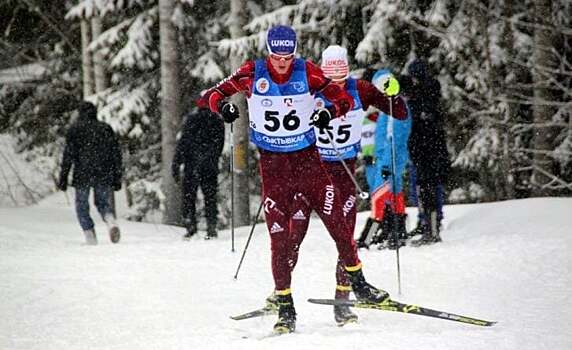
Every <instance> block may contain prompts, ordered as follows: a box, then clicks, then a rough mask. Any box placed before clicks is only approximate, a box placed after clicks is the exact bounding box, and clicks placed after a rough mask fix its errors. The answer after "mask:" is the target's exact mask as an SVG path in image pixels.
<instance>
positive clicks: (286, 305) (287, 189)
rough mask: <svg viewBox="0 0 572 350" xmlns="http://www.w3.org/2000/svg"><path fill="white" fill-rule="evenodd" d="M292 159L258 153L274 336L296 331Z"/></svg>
mask: <svg viewBox="0 0 572 350" xmlns="http://www.w3.org/2000/svg"><path fill="white" fill-rule="evenodd" d="M295 156H296V155H292V154H287V153H286V154H280V153H272V152H266V151H263V150H260V162H259V166H260V175H261V180H262V201H263V203H264V204H263V205H264V215H265V217H266V225H267V227H268V232H269V233H270V248H271V260H272V276H273V278H274V288H275V291H274V293H275V297H276V303H277V304H278V321H277V322H276V324H275V325H274V332H276V333H290V332H293V331H294V329H295V328H296V311H295V309H294V300H293V298H292V292H291V290H290V284H291V282H292V268H293V266H291V265H290V262H289V259H290V257H291V256H292V250H291V249H292V248H291V237H290V218H291V215H292V212H291V209H290V204H291V202H292V200H293V198H294V195H295V194H296V192H295V191H293V190H292V187H291V185H290V184H291V181H292V179H293V178H295V176H297V175H295V174H294V173H293V172H292V171H291V167H290V158H291V157H295Z"/></svg>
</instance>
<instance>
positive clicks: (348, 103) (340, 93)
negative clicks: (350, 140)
mask: <svg viewBox="0 0 572 350" xmlns="http://www.w3.org/2000/svg"><path fill="white" fill-rule="evenodd" d="M306 74H307V77H308V85H309V87H310V92H311V93H312V94H315V93H316V92H321V93H322V94H323V95H324V97H326V98H327V99H328V101H330V102H332V104H333V105H334V110H333V111H330V112H334V113H333V115H332V118H337V117H340V116H342V115H345V114H346V113H347V112H349V111H351V109H352V108H353V106H354V99H353V98H352V96H351V95H350V94H349V93H348V92H347V91H346V90H345V89H342V88H341V87H339V86H338V85H336V84H334V83H332V81H331V80H330V79H328V78H326V77H325V76H324V73H323V72H322V70H321V69H320V68H319V67H318V66H317V65H315V64H314V63H312V62H310V61H306Z"/></svg>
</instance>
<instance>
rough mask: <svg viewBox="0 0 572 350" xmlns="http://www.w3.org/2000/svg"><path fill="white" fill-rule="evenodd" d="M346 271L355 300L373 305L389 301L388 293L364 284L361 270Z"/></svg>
mask: <svg viewBox="0 0 572 350" xmlns="http://www.w3.org/2000/svg"><path fill="white" fill-rule="evenodd" d="M346 271H347V273H348V276H349V278H350V281H351V283H352V290H353V291H354V294H355V296H356V299H357V300H359V301H364V302H368V303H375V304H377V303H382V302H384V301H387V300H389V293H387V292H386V291H384V290H382V289H377V288H375V287H374V286H372V285H371V284H369V283H367V282H366V280H365V277H364V276H363V271H362V270H361V268H360V269H358V270H356V271H349V270H347V269H346Z"/></svg>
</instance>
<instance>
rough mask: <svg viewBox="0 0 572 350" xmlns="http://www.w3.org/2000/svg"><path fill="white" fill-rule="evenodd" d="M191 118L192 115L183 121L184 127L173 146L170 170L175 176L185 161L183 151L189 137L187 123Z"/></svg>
mask: <svg viewBox="0 0 572 350" xmlns="http://www.w3.org/2000/svg"><path fill="white" fill-rule="evenodd" d="M191 117H192V115H188V116H187V120H186V121H185V125H184V126H183V131H182V134H181V137H180V138H179V140H178V141H177V145H176V146H175V154H174V155H173V162H172V163H171V170H172V173H173V174H174V173H175V172H176V173H177V174H178V173H179V170H180V168H181V164H183V161H184V159H185V149H187V145H186V142H187V139H188V138H189V137H190V135H189V132H188V127H187V125H188V123H189V118H191Z"/></svg>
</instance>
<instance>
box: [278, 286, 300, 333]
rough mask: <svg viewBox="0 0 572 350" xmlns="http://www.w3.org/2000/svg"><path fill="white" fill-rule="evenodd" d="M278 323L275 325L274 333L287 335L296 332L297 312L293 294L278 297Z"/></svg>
mask: <svg viewBox="0 0 572 350" xmlns="http://www.w3.org/2000/svg"><path fill="white" fill-rule="evenodd" d="M276 299H277V303H278V322H276V324H275V325H274V333H277V334H286V333H292V332H294V331H295V330H296V310H295V309H294V300H293V299H292V294H288V295H277V296H276Z"/></svg>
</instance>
